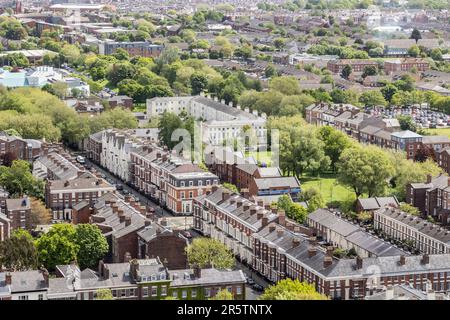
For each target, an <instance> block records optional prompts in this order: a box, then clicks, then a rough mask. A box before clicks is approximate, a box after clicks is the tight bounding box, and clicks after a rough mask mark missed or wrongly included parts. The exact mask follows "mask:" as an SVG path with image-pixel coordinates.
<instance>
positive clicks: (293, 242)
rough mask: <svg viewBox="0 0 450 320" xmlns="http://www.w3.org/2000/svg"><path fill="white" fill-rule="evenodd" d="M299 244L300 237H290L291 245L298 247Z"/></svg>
mask: <svg viewBox="0 0 450 320" xmlns="http://www.w3.org/2000/svg"><path fill="white" fill-rule="evenodd" d="M299 245H300V239H299V238H294V239H292V247H293V248H295V247H298V246H299Z"/></svg>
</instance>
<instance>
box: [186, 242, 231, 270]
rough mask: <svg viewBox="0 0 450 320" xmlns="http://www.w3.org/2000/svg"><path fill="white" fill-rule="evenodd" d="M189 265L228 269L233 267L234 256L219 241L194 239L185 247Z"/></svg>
mask: <svg viewBox="0 0 450 320" xmlns="http://www.w3.org/2000/svg"><path fill="white" fill-rule="evenodd" d="M186 254H187V257H188V262H189V265H191V266H198V267H200V268H207V267H213V268H216V269H230V268H232V267H233V266H234V263H235V262H234V256H233V254H232V253H231V251H230V250H229V249H228V248H227V247H226V246H225V245H224V244H223V243H221V242H220V241H218V240H215V239H210V238H195V239H194V241H192V243H191V244H190V245H189V246H187V247H186Z"/></svg>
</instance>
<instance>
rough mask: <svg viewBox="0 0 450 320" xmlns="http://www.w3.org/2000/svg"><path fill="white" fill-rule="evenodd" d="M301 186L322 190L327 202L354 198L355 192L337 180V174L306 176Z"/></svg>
mask: <svg viewBox="0 0 450 320" xmlns="http://www.w3.org/2000/svg"><path fill="white" fill-rule="evenodd" d="M300 184H301V188H302V189H303V190H304V189H308V188H311V187H313V188H315V189H318V190H320V191H321V193H322V197H323V199H324V200H325V202H327V203H328V202H331V201H345V200H348V199H349V198H352V199H354V198H355V193H354V192H353V191H352V190H351V189H349V188H346V187H344V186H342V185H340V184H338V183H337V181H336V175H335V174H327V175H322V176H321V177H305V178H301V179H300Z"/></svg>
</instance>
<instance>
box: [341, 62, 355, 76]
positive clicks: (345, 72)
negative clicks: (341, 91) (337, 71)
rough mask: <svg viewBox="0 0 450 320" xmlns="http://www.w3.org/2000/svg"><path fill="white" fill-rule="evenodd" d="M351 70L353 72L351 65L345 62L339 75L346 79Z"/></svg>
mask: <svg viewBox="0 0 450 320" xmlns="http://www.w3.org/2000/svg"><path fill="white" fill-rule="evenodd" d="M352 72H353V69H352V66H351V65H349V64H346V65H345V66H344V68H342V72H341V77H342V78H344V79H348V77H349V76H350V75H351V74H352Z"/></svg>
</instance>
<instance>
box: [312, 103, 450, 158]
mask: <svg viewBox="0 0 450 320" xmlns="http://www.w3.org/2000/svg"><path fill="white" fill-rule="evenodd" d="M306 121H308V122H309V123H311V124H315V125H318V126H323V125H329V126H333V127H335V128H337V129H339V130H341V131H343V132H345V133H347V134H348V135H350V136H351V137H353V138H355V139H356V140H358V141H359V142H361V143H368V144H375V145H377V146H379V147H382V148H390V149H395V150H402V151H405V152H406V156H407V158H408V159H413V160H415V159H416V158H417V157H418V156H419V155H421V154H425V153H427V152H429V151H431V153H432V154H433V155H434V156H435V158H436V159H438V158H439V157H440V156H439V154H441V153H444V152H445V150H447V148H448V147H450V139H449V138H448V137H447V136H422V135H420V134H417V133H415V132H412V131H410V130H403V131H402V130H401V129H400V123H399V122H398V120H397V119H387V118H382V117H380V116H373V115H369V114H367V113H364V112H362V111H361V110H360V109H359V108H357V107H355V106H353V105H343V104H313V105H310V106H308V107H307V108H306ZM441 157H442V160H441V163H443V164H444V163H447V162H446V161H447V158H444V156H441Z"/></svg>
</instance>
